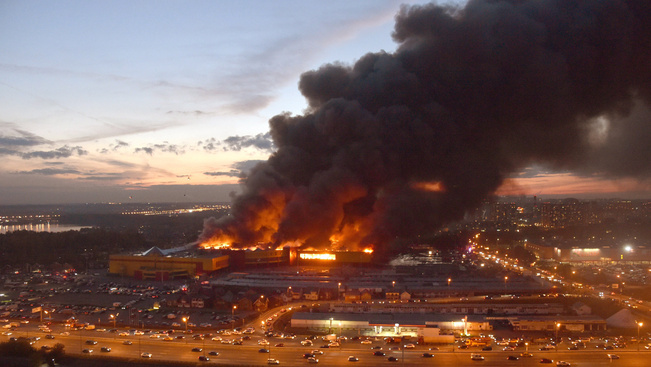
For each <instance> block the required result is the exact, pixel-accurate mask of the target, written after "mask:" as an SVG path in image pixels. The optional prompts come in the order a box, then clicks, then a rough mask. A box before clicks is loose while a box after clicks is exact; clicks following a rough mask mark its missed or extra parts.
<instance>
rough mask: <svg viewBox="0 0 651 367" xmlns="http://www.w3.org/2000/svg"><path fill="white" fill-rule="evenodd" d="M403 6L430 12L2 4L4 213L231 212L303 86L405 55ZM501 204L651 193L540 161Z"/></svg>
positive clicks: (503, 190) (340, 6)
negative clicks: (322, 73)
mask: <svg viewBox="0 0 651 367" xmlns="http://www.w3.org/2000/svg"><path fill="white" fill-rule="evenodd" d="M402 3H407V4H424V3H426V2H425V1H393V0H387V1H382V2H378V1H368V2H353V3H351V2H344V1H337V2H329V3H328V4H319V3H304V2H297V1H287V2H281V3H268V2H262V1H260V2H257V1H256V2H250V3H246V4H234V3H227V2H198V3H193V4H192V6H187V4H183V3H177V2H155V3H154V2H146V1H143V2H135V3H133V2H110V3H109V2H102V1H100V2H93V3H82V2H76V1H68V2H57V3H56V4H52V3H50V2H45V1H27V2H23V1H9V2H4V3H3V4H2V5H0V10H1V11H0V13H1V14H2V15H0V20H1V21H0V34H2V35H3V36H0V49H2V50H3V52H2V53H1V54H0V98H2V100H3V103H1V104H0V157H2V160H3V165H2V167H0V204H1V205H10V204H11V205H14V204H59V203H83V202H129V201H133V202H188V201H190V202H206V201H211V202H226V201H230V198H231V197H232V193H233V192H239V191H240V186H239V184H238V179H239V177H240V176H241V175H242V174H246V173H247V172H248V171H249V170H250V169H251V168H252V167H253V166H254V165H255V164H256V163H258V162H261V161H265V160H266V159H267V158H268V157H269V155H270V154H271V153H272V152H274V151H276V147H275V146H274V145H273V143H272V140H271V136H270V133H269V126H268V124H269V119H271V118H272V117H273V116H275V115H278V114H281V113H283V111H288V112H290V113H292V114H294V115H297V114H302V113H304V111H305V110H306V109H307V108H308V104H307V102H306V98H305V97H303V96H302V95H301V91H299V88H298V86H297V85H298V83H299V78H300V76H301V74H303V73H304V72H307V71H310V70H316V69H318V68H319V67H321V66H322V65H324V64H328V63H342V64H343V65H348V66H350V65H353V64H354V63H355V62H356V61H358V60H359V59H360V58H362V57H363V56H364V55H366V54H367V53H369V52H371V53H379V52H381V51H382V50H383V51H386V52H387V53H393V52H395V51H396V49H397V47H398V46H399V44H398V43H397V41H394V40H393V39H392V36H391V34H392V31H393V28H394V23H395V19H394V18H395V16H396V14H397V13H398V12H399V10H400V4H402ZM450 3H457V4H463V3H465V1H454V2H450ZM644 113H645V111H644V112H642V114H643V115H644ZM599 122H600V121H597V122H596V123H595V124H596V125H595V126H597V127H599V126H603V125H604V124H605V125H607V123H604V124H599ZM601 122H603V121H601ZM602 130H603V131H602ZM602 130H599V129H596V130H595V132H594V134H593V135H595V134H596V135H595V137H594V138H595V139H597V140H598V139H599V138H600V137H601V138H603V137H602V136H601V135H599V133H601V134H602V135H604V134H606V133H607V130H608V129H607V128H603V129H602ZM644 133H645V131H643V135H642V136H644ZM647 145H648V144H647ZM642 153H644V152H642ZM647 166H648V163H647ZM496 193H497V194H501V195H539V196H541V197H559V196H572V197H580V198H586V197H621V198H648V197H650V196H651V195H650V193H651V183H650V182H649V180H648V178H646V177H644V175H642V176H640V177H632V176H631V175H614V176H610V175H604V174H600V173H598V172H597V173H595V171H590V170H587V171H581V170H572V169H569V168H566V169H564V168H563V167H560V166H557V167H551V166H545V165H544V164H541V165H528V166H526V167H525V168H524V169H519V170H516V171H515V173H513V174H510V175H508V176H507V178H506V180H505V182H504V183H503V184H502V185H501V186H500V187H499V188H498V189H497V192H496Z"/></svg>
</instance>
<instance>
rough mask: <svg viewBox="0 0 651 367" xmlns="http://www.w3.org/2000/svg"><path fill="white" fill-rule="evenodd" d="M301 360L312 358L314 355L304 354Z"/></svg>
mask: <svg viewBox="0 0 651 367" xmlns="http://www.w3.org/2000/svg"><path fill="white" fill-rule="evenodd" d="M303 358H304V359H308V358H314V354H313V353H305V354H303Z"/></svg>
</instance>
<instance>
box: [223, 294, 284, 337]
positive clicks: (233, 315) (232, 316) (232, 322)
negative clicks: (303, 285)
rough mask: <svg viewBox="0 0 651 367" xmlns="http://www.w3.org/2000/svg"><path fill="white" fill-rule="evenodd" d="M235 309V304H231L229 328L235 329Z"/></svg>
mask: <svg viewBox="0 0 651 367" xmlns="http://www.w3.org/2000/svg"><path fill="white" fill-rule="evenodd" d="M290 288H291V287H290ZM235 310H237V305H233V309H232V310H231V329H235Z"/></svg>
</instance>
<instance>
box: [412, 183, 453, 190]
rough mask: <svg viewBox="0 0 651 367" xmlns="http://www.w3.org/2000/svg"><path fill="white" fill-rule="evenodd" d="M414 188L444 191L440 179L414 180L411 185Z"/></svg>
mask: <svg viewBox="0 0 651 367" xmlns="http://www.w3.org/2000/svg"><path fill="white" fill-rule="evenodd" d="M411 186H412V187H413V188H415V189H419V190H424V191H433V192H445V186H444V185H443V182H441V181H435V182H415V183H413V184H412V185H411Z"/></svg>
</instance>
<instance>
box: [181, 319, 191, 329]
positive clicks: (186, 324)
mask: <svg viewBox="0 0 651 367" xmlns="http://www.w3.org/2000/svg"><path fill="white" fill-rule="evenodd" d="M182 320H183V322H184V323H185V331H188V320H190V318H189V317H184V318H183V319H182Z"/></svg>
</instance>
